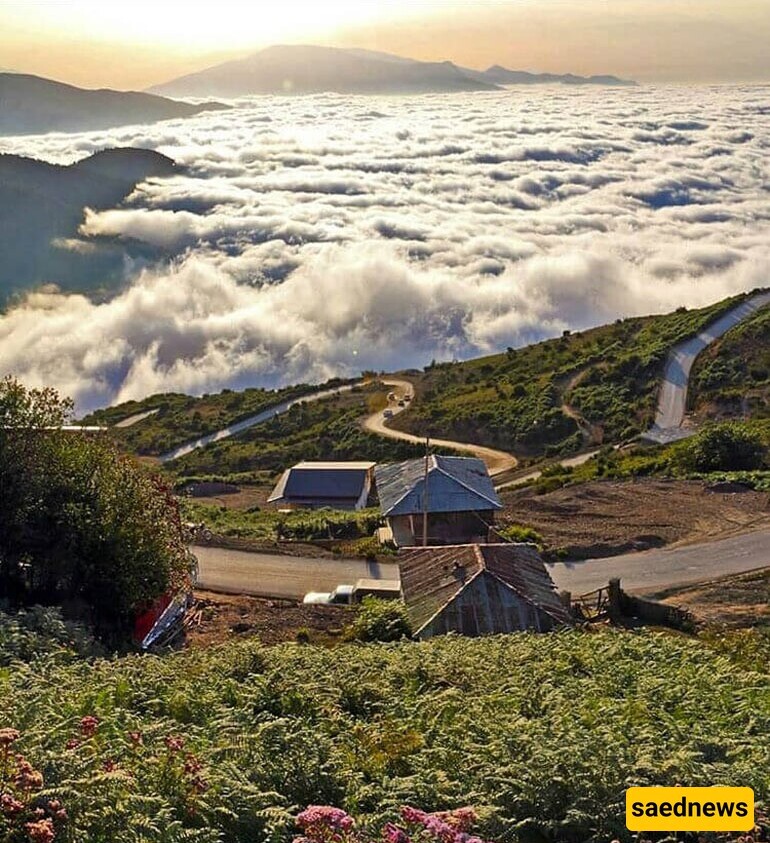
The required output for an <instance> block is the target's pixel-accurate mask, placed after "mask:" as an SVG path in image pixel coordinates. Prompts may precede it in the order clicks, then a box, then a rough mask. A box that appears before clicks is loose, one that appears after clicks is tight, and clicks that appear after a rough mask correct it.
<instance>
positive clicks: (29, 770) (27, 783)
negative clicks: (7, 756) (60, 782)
mask: <svg viewBox="0 0 770 843" xmlns="http://www.w3.org/2000/svg"><path fill="white" fill-rule="evenodd" d="M16 765H17V771H16V787H18V788H19V789H20V790H40V788H41V787H42V786H43V774H42V773H39V772H38V771H37V770H36V769H35V768H34V767H33V766H32V765H31V764H30V763H29V761H27V759H26V758H24V757H23V756H22V755H17V756H16Z"/></svg>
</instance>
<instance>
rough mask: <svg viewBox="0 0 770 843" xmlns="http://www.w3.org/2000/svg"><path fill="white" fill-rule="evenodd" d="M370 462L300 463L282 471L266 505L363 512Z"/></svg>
mask: <svg viewBox="0 0 770 843" xmlns="http://www.w3.org/2000/svg"><path fill="white" fill-rule="evenodd" d="M373 477H374V463H373V462H300V463H297V465H295V466H293V467H292V468H289V469H287V470H286V471H284V473H283V475H282V476H281V479H280V480H279V481H278V483H277V485H276V487H275V489H273V491H272V494H271V495H270V497H269V498H268V499H267V502H268V503H274V504H279V505H280V506H284V507H286V508H289V509H322V508H326V507H328V508H330V509H346V510H357V509H364V507H365V506H366V504H367V501H368V499H369V495H370V493H371V491H372V480H373Z"/></svg>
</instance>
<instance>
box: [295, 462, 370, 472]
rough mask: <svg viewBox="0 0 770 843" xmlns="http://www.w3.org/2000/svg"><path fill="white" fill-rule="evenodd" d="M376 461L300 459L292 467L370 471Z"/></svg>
mask: <svg viewBox="0 0 770 843" xmlns="http://www.w3.org/2000/svg"><path fill="white" fill-rule="evenodd" d="M375 465H377V463H374V462H369V461H368V460H359V461H358V462H356V461H355V460H351V461H350V462H334V461H329V462H313V461H312V460H302V462H298V463H297V464H296V465H295V466H294V468H319V469H323V468H328V469H353V470H355V469H358V470H360V471H371V470H372V469H373V468H374V466H375Z"/></svg>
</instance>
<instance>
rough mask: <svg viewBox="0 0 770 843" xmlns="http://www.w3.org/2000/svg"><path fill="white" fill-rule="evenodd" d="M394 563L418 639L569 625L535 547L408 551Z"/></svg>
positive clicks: (569, 619)
mask: <svg viewBox="0 0 770 843" xmlns="http://www.w3.org/2000/svg"><path fill="white" fill-rule="evenodd" d="M398 565H399V569H400V571H401V591H402V594H403V597H404V602H405V603H406V608H407V612H408V614H409V619H410V621H411V624H412V629H413V630H414V635H415V637H416V638H420V639H425V638H431V637H432V636H434V635H445V634H447V633H449V632H456V633H459V634H460V635H469V636H478V635H493V634H496V633H505V632H519V631H523V630H534V631H537V632H545V631H548V630H551V629H554V628H557V627H562V626H568V625H571V624H572V617H571V615H570V612H569V611H568V609H567V608H566V607H565V606H564V605H563V604H562V602H561V600H560V599H559V596H558V594H557V593H556V587H555V586H554V584H553V580H552V579H551V577H550V575H549V573H548V571H547V569H546V567H545V564H544V562H543V560H542V558H541V556H540V554H539V553H538V550H537V548H536V547H535V546H534V545H531V544H475V545H458V546H455V547H425V548H423V547H419V548H418V547H415V548H407V549H405V550H402V551H401V552H400V553H399V562H398Z"/></svg>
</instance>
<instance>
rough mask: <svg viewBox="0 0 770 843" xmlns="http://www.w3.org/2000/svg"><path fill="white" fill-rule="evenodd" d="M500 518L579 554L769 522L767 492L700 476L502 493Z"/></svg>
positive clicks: (609, 552) (698, 537) (686, 539)
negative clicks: (738, 489) (721, 489)
mask: <svg viewBox="0 0 770 843" xmlns="http://www.w3.org/2000/svg"><path fill="white" fill-rule="evenodd" d="M501 497H502V500H503V502H504V504H505V511H504V513H501V520H502V519H505V520H507V521H510V522H514V523H518V524H524V525H527V526H530V527H534V528H535V529H536V530H537V531H538V532H539V533H540V534H541V535H542V536H543V538H544V539H545V541H546V543H547V545H548V546H549V548H552V549H557V548H563V549H564V550H565V551H566V553H567V554H568V555H569V556H570V557H571V558H574V559H586V558H593V557H602V556H615V555H617V554H620V553H628V552H632V551H636V550H648V549H650V548H654V547H662V546H664V545H671V544H675V543H694V542H698V541H706V540H709V539H715V538H718V537H720V538H721V537H725V536H728V535H730V534H734V533H738V532H743V531H745V530H751V529H756V528H757V527H760V526H763V525H766V524H769V523H770V495H768V494H767V493H766V492H742V493H740V494H720V493H717V492H714V491H708V489H707V487H706V485H705V484H704V483H701V482H698V481H666V480H653V479H640V480H633V481H596V482H592V483H584V484H581V485H578V486H573V487H566V488H563V489H557V490H556V491H554V492H550V493H549V494H546V495H537V494H535V492H534V491H533V490H531V489H509V490H506V491H503V492H502V494H501Z"/></svg>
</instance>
